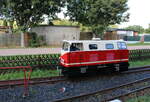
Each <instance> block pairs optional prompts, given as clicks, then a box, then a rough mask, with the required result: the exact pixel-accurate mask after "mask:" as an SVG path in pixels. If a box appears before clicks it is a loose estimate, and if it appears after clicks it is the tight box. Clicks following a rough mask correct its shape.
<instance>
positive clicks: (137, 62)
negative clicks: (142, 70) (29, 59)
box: [129, 60, 150, 67]
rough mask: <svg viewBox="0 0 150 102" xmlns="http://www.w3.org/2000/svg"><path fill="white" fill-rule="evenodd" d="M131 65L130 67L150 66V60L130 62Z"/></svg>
mask: <svg viewBox="0 0 150 102" xmlns="http://www.w3.org/2000/svg"><path fill="white" fill-rule="evenodd" d="M129 64H130V67H138V66H145V65H150V60H144V61H135V62H129Z"/></svg>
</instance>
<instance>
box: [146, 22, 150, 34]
mask: <svg viewBox="0 0 150 102" xmlns="http://www.w3.org/2000/svg"><path fill="white" fill-rule="evenodd" d="M145 33H148V34H150V24H149V27H148V28H147V29H145Z"/></svg>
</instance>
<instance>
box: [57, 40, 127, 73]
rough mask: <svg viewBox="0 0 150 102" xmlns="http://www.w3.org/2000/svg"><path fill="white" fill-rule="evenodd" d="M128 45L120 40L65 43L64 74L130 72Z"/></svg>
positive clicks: (63, 53)
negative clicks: (108, 70) (107, 71)
mask: <svg viewBox="0 0 150 102" xmlns="http://www.w3.org/2000/svg"><path fill="white" fill-rule="evenodd" d="M128 55H129V51H128V49H127V46H126V43H125V42H124V41H120V40H100V41H93V40H85V41H81V40H79V41H63V48H62V51H61V56H60V64H61V67H62V73H63V74H67V75H69V74H71V75H72V74H75V73H76V72H80V73H86V72H90V71H93V70H98V69H102V68H103V69H104V68H107V69H111V70H118V71H125V70H128V66H129V64H128Z"/></svg>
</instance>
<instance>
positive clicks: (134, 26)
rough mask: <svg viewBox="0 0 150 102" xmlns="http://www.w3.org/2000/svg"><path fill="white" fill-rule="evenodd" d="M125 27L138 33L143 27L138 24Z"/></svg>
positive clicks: (142, 30)
mask: <svg viewBox="0 0 150 102" xmlns="http://www.w3.org/2000/svg"><path fill="white" fill-rule="evenodd" d="M126 29H130V30H135V31H137V32H138V33H140V34H142V33H144V28H143V27H142V26H140V25H133V26H128V27H126Z"/></svg>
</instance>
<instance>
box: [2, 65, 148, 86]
mask: <svg viewBox="0 0 150 102" xmlns="http://www.w3.org/2000/svg"><path fill="white" fill-rule="evenodd" d="M144 71H150V66H143V67H134V68H130V69H129V70H128V71H126V72H122V73H124V74H129V73H138V72H144ZM86 79H87V78H86ZM66 80H67V78H66V77H64V76H54V77H45V78H32V79H30V80H29V85H34V84H42V83H56V82H60V81H66ZM18 85H24V79H17V80H4V81H0V88H8V87H13V86H18Z"/></svg>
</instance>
